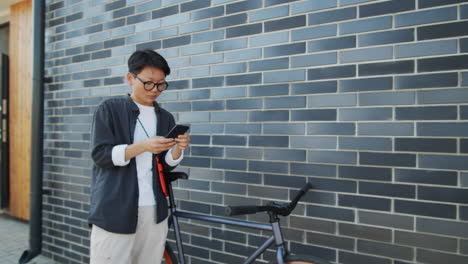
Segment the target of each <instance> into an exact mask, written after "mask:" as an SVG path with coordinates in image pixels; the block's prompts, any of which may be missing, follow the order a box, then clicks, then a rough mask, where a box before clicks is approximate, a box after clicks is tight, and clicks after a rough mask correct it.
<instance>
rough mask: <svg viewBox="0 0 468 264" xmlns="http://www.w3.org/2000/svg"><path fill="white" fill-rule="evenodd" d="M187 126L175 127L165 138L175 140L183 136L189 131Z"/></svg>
mask: <svg viewBox="0 0 468 264" xmlns="http://www.w3.org/2000/svg"><path fill="white" fill-rule="evenodd" d="M189 128H190V127H189V126H185V125H175V126H174V127H173V128H172V129H171V131H169V133H167V135H166V138H177V137H178V136H179V135H183V134H184V133H185V132H187V131H188V130H189Z"/></svg>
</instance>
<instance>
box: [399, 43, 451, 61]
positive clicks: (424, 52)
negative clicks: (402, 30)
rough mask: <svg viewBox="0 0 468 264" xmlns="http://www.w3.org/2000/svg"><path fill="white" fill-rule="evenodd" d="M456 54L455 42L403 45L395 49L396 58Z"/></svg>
mask: <svg viewBox="0 0 468 264" xmlns="http://www.w3.org/2000/svg"><path fill="white" fill-rule="evenodd" d="M454 53H457V43H456V41H455V40H440V41H432V42H424V43H415V44H404V45H398V46H396V47H395V56H396V57H397V58H405V57H421V56H431V55H443V54H454Z"/></svg>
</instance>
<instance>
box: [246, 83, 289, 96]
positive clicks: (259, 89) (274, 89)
mask: <svg viewBox="0 0 468 264" xmlns="http://www.w3.org/2000/svg"><path fill="white" fill-rule="evenodd" d="M288 93H289V87H288V85H287V84H270V85H258V86H251V87H250V89H249V95H250V96H273V95H286V94H288Z"/></svg>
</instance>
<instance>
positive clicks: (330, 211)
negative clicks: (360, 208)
mask: <svg viewBox="0 0 468 264" xmlns="http://www.w3.org/2000/svg"><path fill="white" fill-rule="evenodd" d="M307 216H312V217H318V218H325V219H334V220H339V221H346V222H353V221H354V217H355V215H354V211H353V210H349V209H343V208H336V207H329V206H319V205H307Z"/></svg>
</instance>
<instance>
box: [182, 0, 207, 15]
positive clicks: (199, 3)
mask: <svg viewBox="0 0 468 264" xmlns="http://www.w3.org/2000/svg"><path fill="white" fill-rule="evenodd" d="M209 6H210V0H194V1H191V2H188V3H182V4H181V5H180V12H189V11H193V10H197V9H201V8H205V7H209Z"/></svg>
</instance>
